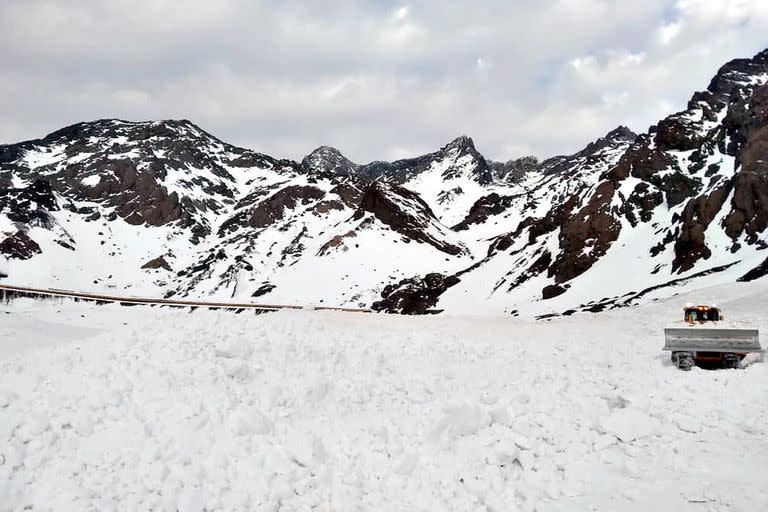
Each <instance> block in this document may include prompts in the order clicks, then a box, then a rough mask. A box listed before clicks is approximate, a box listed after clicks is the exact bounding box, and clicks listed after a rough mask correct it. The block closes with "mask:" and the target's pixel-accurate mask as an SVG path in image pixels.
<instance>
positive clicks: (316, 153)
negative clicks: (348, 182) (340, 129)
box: [301, 146, 359, 175]
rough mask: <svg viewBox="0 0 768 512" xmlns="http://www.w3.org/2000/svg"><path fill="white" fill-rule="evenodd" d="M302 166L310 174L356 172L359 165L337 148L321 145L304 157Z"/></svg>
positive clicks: (347, 173) (346, 173)
mask: <svg viewBox="0 0 768 512" xmlns="http://www.w3.org/2000/svg"><path fill="white" fill-rule="evenodd" d="M301 167H302V168H303V169H304V170H305V171H306V172H307V173H309V174H325V173H330V174H335V175H350V174H354V173H355V172H356V171H357V169H358V167H359V166H358V165H357V164H355V163H353V162H352V161H350V160H349V159H348V158H347V157H345V156H344V155H342V154H341V151H339V150H338V149H336V148H333V147H331V146H320V147H318V148H316V149H315V150H313V151H312V152H311V153H310V154H308V155H307V156H305V157H304V159H303V160H302V161H301Z"/></svg>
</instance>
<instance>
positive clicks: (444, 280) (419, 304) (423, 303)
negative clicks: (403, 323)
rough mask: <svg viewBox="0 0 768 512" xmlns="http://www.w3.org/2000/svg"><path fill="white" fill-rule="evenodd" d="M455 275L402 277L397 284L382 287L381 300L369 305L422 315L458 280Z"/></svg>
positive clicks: (395, 311)
mask: <svg viewBox="0 0 768 512" xmlns="http://www.w3.org/2000/svg"><path fill="white" fill-rule="evenodd" d="M459 281H460V280H459V278H458V277H456V276H445V275H443V274H438V273H432V274H427V275H426V276H424V277H423V278H421V279H420V278H418V277H414V278H410V279H403V280H402V281H400V282H399V283H397V284H390V285H387V286H385V287H384V290H383V291H382V293H381V296H382V300H380V301H378V302H374V303H373V305H372V306H371V307H372V309H373V310H374V311H382V312H386V313H401V314H404V315H423V314H426V313H429V312H430V311H429V310H430V308H432V307H433V306H434V305H435V304H437V300H438V298H439V297H440V295H441V294H442V293H443V292H445V290H447V289H448V288H450V287H451V286H453V285H455V284H457V283H458V282H459Z"/></svg>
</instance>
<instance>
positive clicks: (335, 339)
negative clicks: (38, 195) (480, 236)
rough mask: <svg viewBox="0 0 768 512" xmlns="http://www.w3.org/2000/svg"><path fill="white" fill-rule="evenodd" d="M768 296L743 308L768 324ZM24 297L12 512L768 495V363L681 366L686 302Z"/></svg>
mask: <svg viewBox="0 0 768 512" xmlns="http://www.w3.org/2000/svg"><path fill="white" fill-rule="evenodd" d="M765 288H766V286H765V285H759V286H758V285H754V286H753V287H752V288H751V289H752V290H753V294H752V295H749V296H747V295H742V296H741V297H736V296H732V297H731V301H730V303H728V301H721V302H725V303H726V304H724V307H727V308H728V309H727V310H728V311H729V312H730V314H731V316H732V317H735V316H736V315H737V314H738V311H739V310H741V311H752V318H753V320H755V321H756V322H757V324H759V325H760V328H761V329H765V328H766V327H768V325H766V316H765V314H764V313H762V311H765V310H766V308H765V306H766V305H767V304H766V302H768V294H766V293H765ZM724 290H726V291H727V290H730V288H727V289H724ZM742 293H743V289H742ZM681 300H685V299H681ZM2 307H3V308H4V309H3V310H0V318H2V321H0V344H8V347H9V348H7V349H5V351H4V352H0V354H1V353H4V354H5V355H0V510H23V509H25V508H31V509H33V510H38V509H48V508H53V509H56V510H89V509H90V510H169V511H176V510H179V511H200V510H208V511H213V510H326V511H331V510H333V511H345V510H392V511H402V510H524V511H533V510H537V511H567V510H590V509H595V510H611V511H622V510H647V509H649V508H651V507H652V508H653V509H654V510H657V511H664V510H670V511H673V510H699V508H696V507H700V506H702V504H701V503H699V502H696V503H694V501H696V500H701V499H703V500H705V502H706V504H708V505H709V506H710V508H712V509H731V510H763V509H766V507H768V494H767V493H766V487H765V485H764V472H765V469H766V462H765V461H766V460H768V444H766V443H765V439H766V438H768V426H767V425H768V404H766V402H765V400H764V390H765V389H768V370H767V367H768V365H765V364H760V363H758V364H753V365H751V366H750V367H749V368H747V369H745V370H727V371H718V372H711V371H703V370H699V369H694V370H693V371H691V372H680V371H678V370H676V369H675V368H674V367H673V366H672V365H671V363H670V362H669V361H668V355H667V354H662V353H661V351H660V349H661V346H662V344H663V339H662V333H661V328H662V326H663V324H664V322H665V321H666V320H668V319H669V318H672V317H673V316H674V315H677V314H678V313H679V308H677V307H672V304H671V303H670V304H663V303H657V304H655V305H652V306H644V307H641V308H635V309H632V310H625V311H619V312H611V313H604V314H601V315H598V316H593V315H575V316H573V317H569V318H563V319H556V320H553V321H551V322H539V323H535V322H521V321H516V320H514V319H506V318H504V319H484V320H483V321H482V322H480V321H478V320H477V319H471V318H470V319H460V318H450V317H430V318H401V317H387V316H379V315H344V314H336V313H321V312H307V311H298V312H281V313H275V314H268V315H259V316H255V315H249V314H247V313H242V314H239V315H235V314H233V313H228V312H207V311H195V312H193V313H190V312H188V311H183V310H170V309H156V308H154V309H153V308H137V307H134V308H120V307H118V306H103V307H96V306H89V305H86V304H74V303H67V302H65V303H61V304H56V303H50V302H42V303H36V302H32V301H27V300H23V301H18V302H15V303H12V304H11V305H10V306H2ZM746 308H752V309H751V310H748V309H746ZM668 310H669V313H668V312H667V311H668ZM758 311H759V312H760V313H759V314H756V313H755V312H758ZM6 313H9V314H6ZM49 333H56V340H55V341H56V342H57V343H56V344H52V343H53V342H54V340H51V339H49V338H48V336H49Z"/></svg>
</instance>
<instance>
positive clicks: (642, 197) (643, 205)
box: [624, 182, 664, 226]
mask: <svg viewBox="0 0 768 512" xmlns="http://www.w3.org/2000/svg"><path fill="white" fill-rule="evenodd" d="M663 202H664V196H663V195H662V194H661V192H660V191H658V190H655V189H651V186H650V185H649V184H648V183H645V182H641V183H638V184H637V185H636V186H635V189H634V190H633V191H632V193H631V194H630V195H629V197H628V198H626V201H625V203H624V208H625V211H624V215H625V216H626V217H627V220H629V222H630V224H632V226H636V225H637V224H638V222H648V221H650V220H651V217H652V216H653V211H654V209H655V208H656V207H657V206H659V205H660V204H662V203H663ZM636 213H637V215H636ZM638 216H639V219H638Z"/></svg>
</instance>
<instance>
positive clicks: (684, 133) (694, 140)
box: [655, 116, 703, 151]
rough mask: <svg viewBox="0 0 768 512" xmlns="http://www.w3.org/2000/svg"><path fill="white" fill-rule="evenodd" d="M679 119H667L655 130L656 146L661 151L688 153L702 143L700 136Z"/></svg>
mask: <svg viewBox="0 0 768 512" xmlns="http://www.w3.org/2000/svg"><path fill="white" fill-rule="evenodd" d="M692 128H693V127H690V126H689V125H687V124H686V123H685V122H683V121H682V120H681V119H679V118H676V117H672V116H670V117H668V118H666V119H664V120H662V121H660V122H659V124H658V125H657V128H656V137H655V140H656V146H657V147H658V148H659V149H661V150H662V151H689V150H691V149H697V148H698V147H699V146H701V144H702V142H703V138H702V135H701V134H700V133H699V132H697V131H696V130H694V129H692Z"/></svg>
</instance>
